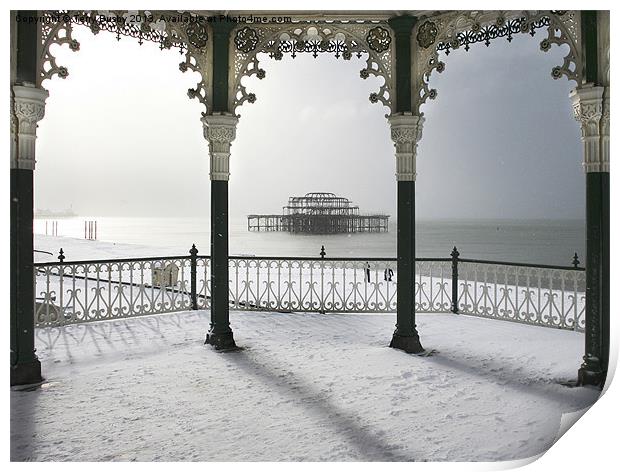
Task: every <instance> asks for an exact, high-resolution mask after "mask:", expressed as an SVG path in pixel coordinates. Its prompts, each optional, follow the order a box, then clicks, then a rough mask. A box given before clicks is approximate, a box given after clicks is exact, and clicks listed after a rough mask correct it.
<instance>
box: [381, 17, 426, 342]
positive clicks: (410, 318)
mask: <svg viewBox="0 0 620 472" xmlns="http://www.w3.org/2000/svg"><path fill="white" fill-rule="evenodd" d="M415 23H416V19H415V18H414V17H410V16H400V17H396V18H392V19H391V20H390V21H389V24H390V26H391V27H392V30H393V31H394V36H395V51H396V54H395V64H396V104H395V113H394V114H392V116H390V117H389V118H388V121H389V123H390V127H391V136H392V140H393V141H394V146H395V148H396V179H397V181H398V229H397V240H396V241H397V242H396V252H397V272H398V278H397V282H396V283H397V290H398V298H397V301H396V330H395V331H394V334H393V336H392V342H391V343H390V347H394V348H396V349H402V350H404V351H405V352H411V353H420V352H423V351H424V348H423V347H422V345H421V344H420V338H419V336H418V332H417V330H416V325H415V289H414V285H415V176H416V167H415V159H416V151H417V143H418V141H419V140H420V138H421V137H422V125H423V123H424V118H423V117H421V116H416V115H414V114H413V113H412V108H413V107H412V100H411V44H412V30H413V26H414V25H415Z"/></svg>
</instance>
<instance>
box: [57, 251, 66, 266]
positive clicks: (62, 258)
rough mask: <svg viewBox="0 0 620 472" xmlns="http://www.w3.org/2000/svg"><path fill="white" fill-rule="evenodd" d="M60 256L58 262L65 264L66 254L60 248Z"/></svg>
mask: <svg viewBox="0 0 620 472" xmlns="http://www.w3.org/2000/svg"><path fill="white" fill-rule="evenodd" d="M58 254H59V256H58V260H59V261H60V263H61V264H62V263H63V262H65V252H64V251H63V250H62V248H60V251H58Z"/></svg>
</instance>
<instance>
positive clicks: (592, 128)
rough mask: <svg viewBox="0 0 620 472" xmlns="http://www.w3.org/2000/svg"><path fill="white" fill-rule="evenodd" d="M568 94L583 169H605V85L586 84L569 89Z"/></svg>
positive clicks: (606, 112)
mask: <svg viewBox="0 0 620 472" xmlns="http://www.w3.org/2000/svg"><path fill="white" fill-rule="evenodd" d="M570 97H571V100H572V102H573V113H574V115H575V119H576V120H577V121H578V122H579V123H580V125H581V141H582V142H583V168H584V170H585V171H586V172H609V88H608V87H595V86H593V85H592V84H587V85H584V86H582V87H578V88H576V89H575V90H573V91H571V93H570Z"/></svg>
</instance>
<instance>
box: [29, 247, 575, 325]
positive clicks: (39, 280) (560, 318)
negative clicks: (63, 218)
mask: <svg viewBox="0 0 620 472" xmlns="http://www.w3.org/2000/svg"><path fill="white" fill-rule="evenodd" d="M455 257H456V258H455ZM457 266H458V267H457ZM35 268H36V274H35V279H36V280H35V281H36V295H35V297H36V300H35V302H36V308H35V314H34V316H35V324H36V326H38V327H42V326H58V325H64V324H71V323H83V322H88V321H98V320H109V319H117V318H126V317H131V316H139V315H148V314H155V313H166V312H173V311H182V310H191V309H209V308H210V306H211V263H210V258H209V257H208V256H196V254H195V253H192V255H191V256H182V257H162V258H144V259H122V260H120V259H119V260H105V261H103V260H102V261H80V262H73V263H64V262H59V263H43V264H35ZM454 269H458V270H454ZM192 275H194V279H193V284H192ZM397 277H398V273H397V271H396V260H395V259H380V258H371V259H367V260H365V259H333V258H328V259H324V258H320V259H313V258H297V259H290V258H263V257H231V258H229V294H230V307H231V308H232V309H235V310H254V311H256V310H261V311H285V312H291V311H301V312H319V313H389V312H395V311H396V297H397V294H396V280H397ZM454 281H456V283H455V286H454V287H453V283H454ZM453 289H455V290H453ZM411 290H412V291H413V292H414V296H415V308H416V311H417V312H425V313H448V312H450V311H454V310H456V311H457V312H459V313H462V314H468V315H475V316H483V317H487V318H495V319H502V320H509V321H517V322H521V323H528V324H533V325H539V326H549V327H555V328H562V329H575V330H580V331H581V330H583V329H584V328H585V271H584V270H583V268H576V267H575V268H568V267H555V266H534V265H528V264H511V263H501V262H492V261H476V260H472V259H463V260H461V259H458V254H457V253H455V254H453V258H452V259H449V258H442V259H418V260H417V261H416V278H415V281H414V286H413V287H411ZM453 293H456V295H457V300H455V303H453V301H454V300H453V298H452V297H453Z"/></svg>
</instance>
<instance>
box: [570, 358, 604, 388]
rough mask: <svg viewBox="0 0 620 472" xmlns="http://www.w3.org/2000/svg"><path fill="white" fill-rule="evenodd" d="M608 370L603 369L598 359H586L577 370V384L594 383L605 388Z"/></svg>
mask: <svg viewBox="0 0 620 472" xmlns="http://www.w3.org/2000/svg"><path fill="white" fill-rule="evenodd" d="M606 377H607V372H605V371H604V370H603V369H601V367H600V365H599V362H598V360H597V359H586V360H585V362H584V363H583V364H582V365H581V368H580V369H579V371H578V372H577V385H578V386H580V387H581V386H584V385H593V386H595V387H599V388H603V386H604V385H605V378H606Z"/></svg>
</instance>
